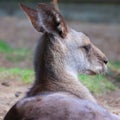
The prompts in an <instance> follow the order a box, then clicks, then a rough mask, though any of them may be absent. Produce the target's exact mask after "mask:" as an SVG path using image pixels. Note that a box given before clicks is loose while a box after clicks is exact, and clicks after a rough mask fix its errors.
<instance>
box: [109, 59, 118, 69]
mask: <svg viewBox="0 0 120 120" xmlns="http://www.w3.org/2000/svg"><path fill="white" fill-rule="evenodd" d="M109 66H110V67H114V68H115V69H119V70H120V61H114V62H113V61H111V62H110V63H109Z"/></svg>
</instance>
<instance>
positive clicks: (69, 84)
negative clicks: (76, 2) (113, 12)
mask: <svg viewBox="0 0 120 120" xmlns="http://www.w3.org/2000/svg"><path fill="white" fill-rule="evenodd" d="M21 7H22V9H23V10H24V11H25V13H26V14H27V15H28V17H29V18H30V20H31V22H32V24H33V26H34V27H35V29H36V30H37V31H38V32H42V33H43V34H42V36H41V39H40V40H39V43H38V45H37V48H36V51H35V60H34V65H35V82H34V84H33V86H32V88H31V89H30V90H29V92H28V93H27V95H26V96H25V97H24V98H23V99H21V100H20V101H18V102H17V103H16V104H15V105H14V106H13V107H12V108H11V109H10V111H9V112H8V113H7V115H6V116H5V118H4V120H120V117H119V116H116V115H113V114H111V113H109V112H107V111H106V110H105V109H104V108H102V107H100V106H99V105H98V104H97V102H96V100H95V99H94V97H93V96H92V95H91V94H90V92H89V91H88V89H87V88H86V87H85V86H83V85H82V83H81V82H80V81H79V80H78V77H77V76H78V74H83V73H84V74H90V75H91V74H92V75H93V74H99V73H102V72H104V71H105V70H106V64H107V58H106V56H105V55H104V54H103V53H102V52H101V51H100V50H99V49H98V48H97V47H96V46H95V45H94V44H93V43H91V42H90V40H89V38H88V37H87V36H86V35H84V34H83V33H81V32H77V31H75V30H73V29H71V28H69V27H68V26H67V25H66V23H65V21H64V20H63V17H62V16H61V14H60V13H59V12H58V11H57V10H56V9H55V8H54V7H53V6H51V5H48V4H38V6H37V9H36V10H34V9H31V8H29V7H27V6H25V5H23V4H21Z"/></svg>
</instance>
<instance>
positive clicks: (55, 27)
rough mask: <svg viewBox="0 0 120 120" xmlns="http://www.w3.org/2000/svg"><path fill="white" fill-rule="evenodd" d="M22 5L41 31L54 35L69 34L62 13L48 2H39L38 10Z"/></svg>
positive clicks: (62, 35)
mask: <svg viewBox="0 0 120 120" xmlns="http://www.w3.org/2000/svg"><path fill="white" fill-rule="evenodd" d="M20 7H21V8H22V9H23V11H24V12H25V13H26V14H27V16H28V17H29V19H30V20H31V23H32V24H33V26H34V28H35V29H36V30H37V31H39V32H43V31H45V32H47V33H50V34H53V35H56V34H58V35H60V36H61V37H63V38H64V37H65V36H66V34H67V26H66V24H65V22H64V20H63V18H62V16H61V15H60V13H59V12H58V11H57V10H56V9H55V8H54V7H53V6H52V5H48V4H42V3H41V4H38V6H37V10H34V9H32V8H29V7H27V6H25V5H23V4H20Z"/></svg>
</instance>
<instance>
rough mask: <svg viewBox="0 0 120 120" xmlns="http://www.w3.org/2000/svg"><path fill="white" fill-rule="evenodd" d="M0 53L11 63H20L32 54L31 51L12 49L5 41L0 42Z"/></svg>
mask: <svg viewBox="0 0 120 120" xmlns="http://www.w3.org/2000/svg"><path fill="white" fill-rule="evenodd" d="M0 53H2V54H5V55H6V59H7V60H8V61H11V62H19V61H22V60H25V59H26V56H27V55H28V54H29V53H30V50H29V49H23V48H12V47H11V46H10V45H9V44H8V43H7V42H5V41H4V40H0Z"/></svg>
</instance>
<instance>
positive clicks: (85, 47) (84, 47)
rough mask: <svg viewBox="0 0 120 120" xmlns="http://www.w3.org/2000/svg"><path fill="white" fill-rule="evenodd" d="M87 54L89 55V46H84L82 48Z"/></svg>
mask: <svg viewBox="0 0 120 120" xmlns="http://www.w3.org/2000/svg"><path fill="white" fill-rule="evenodd" d="M82 48H83V49H84V50H85V51H86V52H87V53H89V51H90V49H91V45H85V46H83V47H82Z"/></svg>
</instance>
